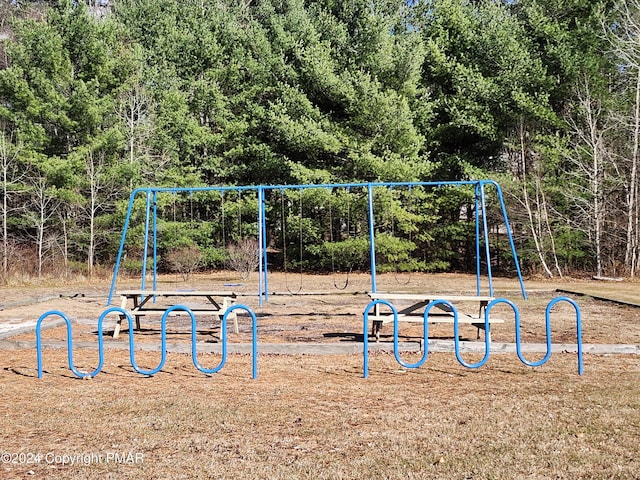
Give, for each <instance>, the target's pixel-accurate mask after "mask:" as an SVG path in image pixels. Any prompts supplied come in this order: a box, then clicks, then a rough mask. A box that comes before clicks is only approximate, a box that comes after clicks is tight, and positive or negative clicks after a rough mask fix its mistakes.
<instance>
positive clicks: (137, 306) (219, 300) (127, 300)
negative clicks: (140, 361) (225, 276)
mask: <svg viewBox="0 0 640 480" xmlns="http://www.w3.org/2000/svg"><path fill="white" fill-rule="evenodd" d="M116 295H120V307H121V308H122V309H123V310H124V311H126V312H128V313H130V314H131V316H132V317H134V318H135V321H136V327H135V328H136V329H137V330H140V318H141V317H144V316H148V315H157V316H162V315H164V313H165V312H166V311H167V309H169V308H170V307H171V306H173V305H172V304H167V302H166V301H165V302H160V304H158V303H155V300H157V299H158V298H160V299H165V300H166V299H169V298H178V299H184V298H189V297H192V298H199V299H205V300H207V303H206V304H205V305H198V306H197V307H193V308H192V307H189V309H190V310H191V311H192V312H193V313H194V314H198V313H202V314H212V315H214V316H217V317H218V318H222V315H224V313H225V312H226V311H227V309H228V308H229V307H231V306H232V305H233V303H234V301H235V298H236V294H235V293H234V292H230V291H207V290H172V291H160V290H122V291H119V292H116ZM152 299H153V300H154V302H150V301H151V300H152ZM174 305H182V302H181V301H180V302H178V303H176V304H174ZM185 306H187V305H185ZM180 314H182V315H186V314H187V312H185V311H180V310H174V311H172V312H171V315H180ZM228 318H231V319H232V320H233V325H234V329H235V332H236V333H238V317H237V315H236V314H235V312H232V313H231V314H230V315H229V317H228ZM123 319H124V316H120V318H119V319H118V321H117V323H116V326H115V328H114V330H113V338H118V336H119V335H120V326H121V323H122V320H123Z"/></svg>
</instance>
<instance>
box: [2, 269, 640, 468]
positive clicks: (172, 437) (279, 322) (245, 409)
mask: <svg viewBox="0 0 640 480" xmlns="http://www.w3.org/2000/svg"><path fill="white" fill-rule="evenodd" d="M446 278H448V279H449V281H450V282H451V286H446V288H447V289H449V290H451V291H453V286H454V285H455V286H456V287H459V286H460V283H461V280H464V281H465V282H466V281H469V279H468V278H466V277H464V278H462V277H453V278H451V277H446ZM444 279H445V277H439V278H435V279H434V278H431V279H430V281H434V282H435V283H436V284H437V285H438V286H440V287H442V286H443V281H444ZM531 283H532V284H533V282H531ZM578 283H580V282H578ZM589 286H592V284H590V283H589V284H588V285H583V284H580V285H578V284H574V285H572V287H589ZM511 287H512V283H510V282H507V281H505V283H504V285H503V284H500V289H501V290H502V291H503V292H512V291H513V289H512V288H511ZM538 287H539V288H537V289H534V290H536V291H537V293H535V294H534V295H532V297H533V298H531V299H530V302H531V303H527V304H526V305H525V306H523V307H522V308H523V313H524V314H525V316H526V317H527V318H529V319H531V320H530V322H531V324H530V325H528V326H527V327H526V328H527V332H528V333H527V335H528V338H529V339H530V340H532V341H534V340H539V339H540V338H542V334H543V333H544V328H541V327H540V323H541V318H540V317H539V313H540V311H541V310H542V311H544V305H546V303H547V300H548V298H551V297H552V296H553V288H554V286H553V285H546V284H545V285H538ZM43 288H45V287H43ZM46 288H49V289H51V287H46ZM64 288H66V289H68V288H79V287H78V286H73V287H71V286H65V287H64ZM85 288H89V287H88V286H85ZM91 288H93V287H91ZM97 288H104V287H103V286H102V287H97ZM416 288H429V287H428V286H423V287H416ZM618 288H623V289H626V290H627V291H628V292H631V293H630V294H632V293H633V291H634V290H636V289H637V284H634V283H625V284H624V285H622V286H619V287H618ZM19 290H20V289H16V292H19ZM23 291H30V294H32V295H33V294H34V290H28V289H24V290H23ZM545 292H546V293H545ZM5 293H6V296H5V298H9V296H10V295H11V294H12V292H11V291H7V292H5ZM40 293H41V292H40V291H39V290H38V295H39V294H40ZM614 293H615V292H614ZM506 294H507V293H505V295H506ZM335 298H336V299H337V300H335V302H336V303H335V304H334V303H332V302H333V301H334V300H332V299H330V298H322V299H320V300H311V299H302V298H294V299H285V298H279V299H277V300H274V306H272V307H268V308H269V309H270V310H269V311H271V312H275V313H273V315H271V316H268V315H266V313H267V311H268V309H267V308H266V307H265V309H264V310H262V313H263V314H264V316H263V317H261V322H262V323H261V325H264V326H265V330H266V333H265V335H264V339H262V337H261V341H265V342H268V341H283V339H286V341H291V342H295V341H300V340H304V341H314V339H315V341H319V342H320V341H353V335H352V334H355V333H357V332H358V331H359V330H358V329H360V331H361V328H362V327H361V325H360V323H361V320H359V319H358V317H357V315H356V313H357V312H358V311H360V312H361V311H362V309H363V305H361V304H359V303H358V302H363V301H364V302H365V303H364V304H365V305H366V300H358V302H356V301H355V300H353V299H351V297H348V298H349V301H346V302H345V301H344V299H342V300H340V299H341V298H343V297H335ZM56 302H58V303H56ZM60 302H61V303H60ZM94 303H95V305H94ZM579 303H580V305H581V308H582V309H583V313H584V317H585V318H584V324H585V333H584V335H585V341H590V342H593V343H631V344H638V343H640V342H638V338H640V332H639V330H640V326H639V325H638V323H639V321H638V312H637V311H636V310H635V309H632V308H629V307H621V306H616V305H614V304H608V303H602V302H595V301H592V300H589V299H588V298H583V299H579ZM53 306H55V307H56V308H61V309H63V311H64V310H65V309H69V310H70V311H73V316H77V317H83V314H84V317H86V318H84V320H82V318H81V321H79V323H78V329H79V332H78V334H79V335H81V336H82V335H84V336H85V337H86V338H93V339H94V340H95V332H94V329H93V328H92V327H91V325H90V322H89V321H88V318H89V317H91V316H93V315H94V309H95V311H98V310H99V309H103V308H104V305H103V304H102V303H101V302H94V299H91V298H86V299H84V300H81V299H80V300H78V299H74V300H55V301H54V302H53V303H45V304H41V305H37V306H32V307H24V308H21V309H19V310H15V309H13V311H9V310H7V311H2V312H0V322H2V321H16V319H17V318H19V317H21V316H25V318H26V317H31V316H35V317H36V318H37V313H38V312H40V313H42V312H44V311H45V310H47V309H48V308H50V307H53ZM278 308H280V309H281V310H280V311H279V310H278ZM323 308H324V310H323ZM305 311H307V312H310V311H313V312H315V315H313V316H310V315H306V316H305ZM348 311H353V312H356V313H354V315H355V316H354V318H350V317H349V315H348ZM332 312H333V313H335V314H334V315H332ZM94 318H95V317H94ZM534 319H537V323H535V322H534ZM557 319H558V322H557V324H558V326H557V327H554V328H555V329H556V331H554V334H555V335H556V336H557V338H564V336H566V340H570V336H571V334H572V328H574V326H572V321H573V320H572V318H571V312H569V311H566V312H565V311H561V312H558V315H557ZM286 325H290V327H291V328H290V329H289V330H286V329H285V326H286ZM300 325H302V327H301V326H300ZM81 326H84V329H83V328H80V327H81ZM501 327H502V326H501ZM503 328H504V329H503V330H498V329H496V330H494V334H495V335H496V336H498V337H500V336H503V337H504V339H505V341H506V340H507V339H511V340H512V338H513V337H512V333H513V327H512V326H509V325H508V324H505V325H504V327H503ZM327 329H328V330H327ZM246 331H247V327H246V325H243V328H242V329H241V332H240V335H238V336H237V337H233V336H231V337H230V340H231V341H243V340H244V339H245V337H246ZM322 332H324V333H325V334H326V333H327V332H328V333H332V335H322ZM563 332H564V333H563ZM335 333H338V335H334V334H335ZM387 333H389V332H387ZM472 333H473V332H469V335H471V334H472ZM205 334H206V332H205V333H203V335H205ZM45 335H46V337H47V338H49V339H64V330H61V329H51V330H47V331H46V332H45ZM146 335H148V338H149V339H151V338H152V335H153V333H152V332H147V333H146ZM156 335H157V333H156ZM176 335H178V334H176ZM405 335H406V336H407V337H410V336H412V335H413V333H412V331H410V330H406V331H405ZM439 335H441V336H446V335H447V332H445V331H442V332H440V333H439ZM449 335H450V333H449ZM213 336H215V335H213ZM573 336H574V341H575V332H574V331H573ZM16 338H20V339H26V340H33V333H25V334H22V335H20V336H19V337H16ZM156 338H157V337H156ZM74 355H75V358H74V359H75V362H76V365H77V366H78V368H81V369H82V368H84V369H87V370H88V369H92V368H95V365H96V363H97V354H96V352H95V350H89V349H86V350H77V351H76V352H75V354H74ZM158 358H159V354H158V353H157V352H139V353H138V354H137V360H138V364H139V365H140V366H142V367H144V368H150V367H153V366H154V365H156V364H157V362H158ZM403 358H405V360H406V361H410V362H412V361H416V360H417V359H418V358H419V357H418V356H417V354H404V355H403ZM35 359H36V355H35V351H34V350H33V349H32V348H16V349H3V350H0V385H1V388H0V418H1V419H2V430H1V431H0V452H2V457H1V459H2V464H1V465H0V478H16V479H17V478H247V479H362V478H371V479H412V478H415V479H429V478H447V479H448V478H455V479H490V478H496V479H521V478H533V479H547V478H566V479H609V478H614V479H616V478H619V479H634V478H640V456H639V453H640V447H639V442H638V439H640V357H638V356H636V355H598V356H596V355H586V356H585V374H584V375H583V376H579V375H577V374H576V356H575V354H554V355H553V356H552V357H551V360H550V361H549V362H548V363H547V364H546V365H544V366H542V367H539V368H530V367H526V366H524V365H523V364H522V363H521V362H520V361H519V360H518V359H517V357H516V356H515V355H514V354H511V355H507V354H504V355H492V356H491V358H490V359H489V362H488V364H487V365H486V366H484V367H482V368H481V369H479V370H468V369H465V368H464V367H462V366H461V365H459V364H458V362H457V361H456V359H455V356H454V355H453V354H452V353H432V354H430V356H429V359H428V361H427V362H426V364H425V365H424V366H423V367H421V368H420V369H416V370H407V369H404V368H402V367H401V366H400V365H398V364H397V363H396V362H395V360H394V358H393V355H390V354H385V353H379V354H372V355H371V356H370V359H369V368H370V370H369V378H367V379H365V378H363V375H362V374H363V365H362V362H363V360H362V355H327V356H313V355H265V354H263V355H260V356H259V359H258V378H257V379H255V380H253V379H251V359H250V357H249V356H246V355H231V356H230V357H229V361H228V364H227V365H226V366H225V367H224V369H223V370H222V371H221V372H220V373H218V374H215V375H212V376H207V375H204V374H201V373H200V372H198V371H197V370H196V369H195V368H194V367H193V364H192V361H191V358H190V356H188V355H181V354H176V353H170V354H169V357H168V360H167V364H166V366H165V368H164V369H163V371H162V372H160V373H159V374H157V375H156V376H154V377H151V378H145V377H142V376H141V375H139V374H137V373H136V372H134V371H133V369H132V368H131V365H130V363H129V357H128V353H127V352H126V351H124V350H108V351H107V354H106V362H105V366H104V368H103V371H102V373H100V374H99V375H98V376H97V377H95V378H93V379H90V380H79V379H76V378H75V377H74V376H73V375H72V374H71V372H70V371H69V370H68V368H67V365H66V362H67V354H66V351H65V350H51V349H48V350H46V351H45V352H44V361H45V370H46V373H45V375H44V378H42V379H38V378H36V373H37V372H36V361H35ZM465 359H466V360H467V361H477V360H478V359H479V357H478V356H477V355H476V356H474V355H473V354H468V355H466V356H465ZM199 360H200V362H201V363H202V364H203V365H205V366H214V365H216V364H217V363H218V360H219V356H216V355H210V354H201V355H200V356H199ZM72 462H73V464H72Z"/></svg>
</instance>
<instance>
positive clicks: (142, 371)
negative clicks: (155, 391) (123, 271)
mask: <svg viewBox="0 0 640 480" xmlns="http://www.w3.org/2000/svg"><path fill="white" fill-rule="evenodd" d="M235 310H244V311H245V312H247V313H248V314H249V315H250V316H251V319H252V321H251V331H252V342H251V343H252V367H251V377H252V378H254V379H255V378H257V376H258V322H257V319H256V315H255V313H254V312H253V311H252V310H251V309H250V308H249V307H248V306H246V305H242V304H237V305H233V306H231V307H230V308H228V309H227V310H226V312H225V313H224V315H223V316H222V319H221V342H222V357H221V360H220V363H219V364H218V366H216V367H214V368H211V369H208V368H205V367H203V366H202V365H201V364H200V363H199V362H198V359H197V341H196V317H195V315H194V313H193V311H191V309H189V308H188V307H185V306H183V305H174V306H173V307H170V308H168V309H167V311H166V312H165V313H164V314H163V315H162V319H161V332H160V335H161V337H160V338H161V340H160V342H161V345H160V355H161V358H160V363H159V364H158V366H157V367H155V368H152V369H150V370H145V369H142V368H140V367H139V366H138V364H137V362H136V357H135V340H134V335H133V334H132V333H130V334H129V360H130V362H131V366H132V368H133V369H134V370H135V371H136V372H137V373H139V374H141V375H147V376H152V375H155V374H156V373H158V372H159V371H161V370H162V368H163V367H164V365H165V363H166V360H167V319H168V317H169V315H170V313H171V312H174V311H183V312H186V313H187V314H188V315H189V317H190V318H191V359H192V361H193V365H194V366H195V367H196V368H197V369H198V370H200V371H201V372H203V373H206V374H212V373H217V372H219V371H220V370H221V369H222V368H223V367H224V365H225V363H226V360H227V328H226V327H227V318H228V316H229V314H230V313H231V312H233V311H235ZM111 314H118V315H120V316H122V317H124V318H126V319H127V322H128V325H129V331H130V332H133V319H132V318H131V315H130V314H129V312H127V311H126V310H123V309H122V308H120V307H110V308H108V309H106V310H105V311H104V312H103V313H102V314H101V315H100V318H99V319H98V367H97V368H96V369H95V370H94V371H93V372H91V373H82V372H79V371H78V370H77V369H76V368H75V365H74V363H73V334H72V326H71V321H70V320H69V318H68V317H67V316H66V315H65V314H64V313H63V312H60V311H57V310H51V311H49V312H46V313H44V314H42V315H41V316H40V318H39V319H38V322H37V324H36V355H37V363H38V378H42V376H43V368H42V338H41V336H42V335H41V328H42V327H41V326H42V322H43V321H44V320H45V319H46V318H48V317H50V316H54V315H57V316H59V317H61V318H62V319H63V320H64V321H65V323H66V326H67V353H68V364H69V369H70V370H71V371H72V372H73V374H74V375H76V376H77V377H79V378H86V377H95V376H96V375H98V373H100V372H101V371H102V367H103V366H104V331H103V324H104V320H105V318H106V317H107V316H108V315H111Z"/></svg>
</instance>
